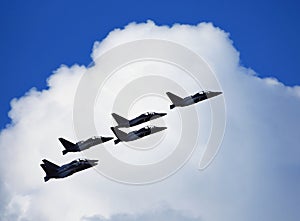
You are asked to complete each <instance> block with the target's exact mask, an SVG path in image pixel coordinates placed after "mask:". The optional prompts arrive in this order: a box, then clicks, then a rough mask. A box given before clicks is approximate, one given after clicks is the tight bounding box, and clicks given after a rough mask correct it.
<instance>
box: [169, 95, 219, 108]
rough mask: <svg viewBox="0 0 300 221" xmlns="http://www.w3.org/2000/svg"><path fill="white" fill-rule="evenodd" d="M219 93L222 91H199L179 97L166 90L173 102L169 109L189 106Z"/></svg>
mask: <svg viewBox="0 0 300 221" xmlns="http://www.w3.org/2000/svg"><path fill="white" fill-rule="evenodd" d="M220 94H222V92H212V91H201V92H200V93H196V94H194V95H192V96H188V97H185V98H181V97H178V96H177V95H175V94H172V93H171V92H167V95H168V97H169V98H170V100H171V101H172V103H173V104H172V105H170V109H173V108H174V107H185V106H189V105H192V104H195V103H198V102H200V101H203V100H206V99H209V98H212V97H215V96H218V95H220Z"/></svg>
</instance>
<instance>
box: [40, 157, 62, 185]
mask: <svg viewBox="0 0 300 221" xmlns="http://www.w3.org/2000/svg"><path fill="white" fill-rule="evenodd" d="M41 167H42V168H43V170H44V171H45V173H46V176H45V177H44V181H45V182H47V181H48V180H49V179H50V177H51V175H53V174H55V173H57V170H58V168H59V166H57V165H56V164H54V163H51V162H50V161H48V160H45V159H44V160H43V164H41Z"/></svg>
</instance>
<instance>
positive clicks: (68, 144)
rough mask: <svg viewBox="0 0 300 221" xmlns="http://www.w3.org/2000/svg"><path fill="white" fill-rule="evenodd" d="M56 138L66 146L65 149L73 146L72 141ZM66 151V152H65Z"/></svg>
mask: <svg viewBox="0 0 300 221" xmlns="http://www.w3.org/2000/svg"><path fill="white" fill-rule="evenodd" d="M58 140H59V141H60V142H61V144H62V145H63V146H64V147H65V148H66V150H68V149H71V148H72V147H74V146H75V144H74V143H72V142H70V141H68V140H66V139H64V138H58ZM66 153H67V152H66Z"/></svg>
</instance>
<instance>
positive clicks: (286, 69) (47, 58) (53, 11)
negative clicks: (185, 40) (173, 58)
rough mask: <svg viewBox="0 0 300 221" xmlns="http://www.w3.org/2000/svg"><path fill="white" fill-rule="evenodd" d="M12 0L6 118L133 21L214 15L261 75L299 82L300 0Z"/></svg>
mask: <svg viewBox="0 0 300 221" xmlns="http://www.w3.org/2000/svg"><path fill="white" fill-rule="evenodd" d="M103 2H104V1H98V0H89V1H88V2H86V1H74V0H72V1H69V0H67V1H58V0H54V1H47V2H44V1H43V2H41V1H32V0H29V1H8V0H2V1H1V2H0V11H1V13H0V17H1V19H0V30H1V35H0V48H1V50H0V53H1V75H0V76H1V92H0V96H1V97H0V105H1V108H0V122H1V126H2V127H4V126H5V124H6V123H8V122H9V119H8V117H7V112H8V111H9V109H10V106H9V102H10V100H11V99H12V98H14V97H20V96H22V95H23V94H24V93H25V92H26V91H28V89H30V88H31V87H37V88H38V89H42V88H44V87H45V86H46V82H45V80H46V78H47V77H48V76H49V75H50V74H51V72H52V71H53V70H55V69H56V68H58V67H59V66H60V65H61V64H67V65H72V64H74V63H78V64H84V65H87V64H89V63H90V62H91V59H90V53H91V48H92V45H93V43H94V41H96V40H101V39H103V38H104V37H105V36H106V35H107V34H108V33H109V32H110V31H111V30H113V29H114V28H118V27H123V26H124V25H126V24H128V23H129V22H133V21H136V22H144V21H146V20H147V19H151V20H153V21H154V22H155V23H157V24H159V25H161V24H164V25H172V24H173V23H176V22H177V23H187V24H197V23H199V22H202V21H207V22H213V24H214V25H215V26H218V27H220V28H222V29H223V30H225V31H227V32H229V33H230V35H231V39H232V40H233V41H234V45H235V47H236V48H237V49H238V50H239V51H240V53H241V61H242V64H243V65H244V66H246V67H251V68H253V69H254V70H255V71H256V72H257V73H259V74H260V76H266V77H268V76H273V77H276V78H278V79H279V80H280V81H282V82H283V83H285V84H287V85H299V84H300V75H299V74H297V73H298V63H299V61H300V55H299V51H300V43H299V37H298V35H299V33H300V25H299V23H298V21H299V20H300V18H299V17H300V15H299V13H298V12H299V9H300V7H299V3H298V2H297V1H291V0H289V1H257V0H254V1H247V2H246V1H236V0H231V1H216V0H212V1H198V0H185V1H180V2H179V1H135V0H134V1H105V3H103Z"/></svg>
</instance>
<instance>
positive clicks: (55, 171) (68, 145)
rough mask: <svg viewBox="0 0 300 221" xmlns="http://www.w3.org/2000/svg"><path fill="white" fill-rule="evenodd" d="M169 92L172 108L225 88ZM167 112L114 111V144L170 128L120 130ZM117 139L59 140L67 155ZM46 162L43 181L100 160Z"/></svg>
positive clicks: (44, 162) (198, 99) (189, 103)
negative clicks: (132, 113)
mask: <svg viewBox="0 0 300 221" xmlns="http://www.w3.org/2000/svg"><path fill="white" fill-rule="evenodd" d="M166 94H167V96H168V97H169V98H170V100H171V102H172V104H171V105H170V109H173V108H175V107H185V106H189V105H192V104H195V103H198V102H200V101H203V100H206V99H209V98H212V97H215V96H218V95H220V94H222V92H212V91H201V92H199V93H196V94H194V95H191V96H188V97H185V98H181V97H179V96H177V95H175V94H172V93H171V92H167V93H166ZM165 115H167V113H156V112H146V113H144V114H141V115H139V116H137V117H135V118H134V119H131V120H127V119H126V118H124V117H122V116H120V115H118V114H116V113H112V117H113V118H114V119H115V121H116V122H117V124H118V125H117V126H115V127H111V130H112V132H113V133H114V135H115V136H116V138H117V139H115V140H114V143H115V145H116V144H118V143H119V142H130V141H134V140H138V139H141V138H143V137H146V136H149V135H151V134H154V133H158V132H160V131H163V130H165V129H167V127H156V126H146V127H142V128H140V129H138V130H135V131H131V132H129V133H125V132H124V131H122V130H120V129H119V128H129V127H134V126H137V125H140V124H143V123H145V122H149V121H152V120H155V119H157V118H160V117H163V116H165ZM112 139H114V138H113V137H101V136H93V137H91V138H89V139H87V140H82V141H79V142H77V143H73V142H71V141H68V140H66V139H64V138H59V141H60V142H61V144H62V145H63V146H64V148H65V149H64V150H63V151H62V154H63V155H65V154H67V153H69V152H80V151H83V150H86V149H89V148H91V147H93V146H96V145H99V144H102V143H105V142H107V141H110V140H112ZM42 161H43V163H42V164H41V167H42V168H43V170H44V171H45V173H46V176H45V177H44V181H45V182H47V181H48V180H49V179H51V178H55V179H57V178H65V177H68V176H70V175H72V174H74V173H76V172H79V171H82V170H85V169H88V168H91V167H94V166H96V165H97V162H98V160H89V159H77V160H74V161H72V162H70V163H68V164H65V165H62V166H58V165H56V164H54V163H52V162H50V161H48V160H46V159H44V160H42Z"/></svg>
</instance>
